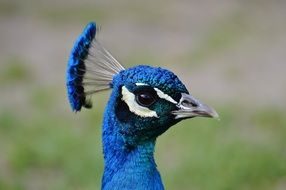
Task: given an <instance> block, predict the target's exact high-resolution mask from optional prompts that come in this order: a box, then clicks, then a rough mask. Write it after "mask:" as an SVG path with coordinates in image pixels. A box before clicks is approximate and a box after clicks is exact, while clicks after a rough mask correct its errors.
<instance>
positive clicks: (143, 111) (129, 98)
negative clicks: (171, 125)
mask: <svg viewBox="0 0 286 190" xmlns="http://www.w3.org/2000/svg"><path fill="white" fill-rule="evenodd" d="M121 93H122V98H121V99H122V100H123V101H124V102H125V103H126V104H127V105H128V107H129V110H130V111H131V112H133V113H135V114H136V115H138V116H141V117H158V115H157V113H156V112H155V111H153V110H150V109H148V108H146V107H143V106H140V105H139V104H138V103H137V102H136V100H135V95H134V94H133V93H132V92H130V91H129V90H128V89H127V88H126V87H125V86H123V87H122V91H121Z"/></svg>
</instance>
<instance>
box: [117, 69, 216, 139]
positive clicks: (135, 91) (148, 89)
mask: <svg viewBox="0 0 286 190" xmlns="http://www.w3.org/2000/svg"><path fill="white" fill-rule="evenodd" d="M112 86H113V90H114V91H116V92H115V93H114V94H116V95H117V97H116V103H115V115H116V118H117V119H118V121H119V122H121V123H122V124H123V125H121V126H123V127H122V129H121V133H122V134H123V135H125V137H126V138H128V139H130V141H136V142H137V141H146V140H150V139H155V138H156V137H157V136H159V135H161V134H162V133H163V132H165V131H166V130H167V129H168V128H169V127H171V126H172V125H174V124H175V123H177V122H179V121H181V120H183V119H187V118H193V117H197V116H202V117H217V113H216V112H215V110H214V109H212V108H210V107H209V106H207V105H205V104H203V103H201V102H200V101H199V100H197V99H195V98H194V97H193V96H191V95H190V93H189V92H188V90H187V89H186V87H185V85H184V84H183V83H182V82H181V81H180V79H179V78H178V77H177V76H176V75H175V74H174V73H173V72H171V71H169V70H166V69H163V68H160V67H150V66H145V65H139V66H136V67H132V68H129V69H126V70H122V71H121V72H120V73H119V74H117V75H115V76H114V78H113V81H112Z"/></svg>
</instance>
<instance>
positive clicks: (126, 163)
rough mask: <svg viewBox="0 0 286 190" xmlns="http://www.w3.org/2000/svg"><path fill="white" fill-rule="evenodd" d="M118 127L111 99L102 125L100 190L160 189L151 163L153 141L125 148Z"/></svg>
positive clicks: (153, 161) (154, 166) (153, 163)
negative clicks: (102, 172) (102, 163)
mask: <svg viewBox="0 0 286 190" xmlns="http://www.w3.org/2000/svg"><path fill="white" fill-rule="evenodd" d="M120 125H122V123H120V122H119V121H118V120H117V119H116V117H115V114H114V106H113V102H112V98H111V99H110V101H109V103H108V106H107V108H106V110H105V114H104V121H103V134H102V141H103V153H104V174H103V178H102V189H104V190H107V189H108V190H109V189H142V190H143V189H144V190H145V189H155V190H157V189H158V190H161V189H164V187H163V184H162V181H161V177H160V174H159V172H158V170H157V168H156V163H155V160H154V148H155V139H154V140H151V141H147V142H142V143H140V144H138V145H137V146H132V147H129V146H127V145H126V143H125V141H124V138H123V137H122V134H121V133H120V128H122V126H120Z"/></svg>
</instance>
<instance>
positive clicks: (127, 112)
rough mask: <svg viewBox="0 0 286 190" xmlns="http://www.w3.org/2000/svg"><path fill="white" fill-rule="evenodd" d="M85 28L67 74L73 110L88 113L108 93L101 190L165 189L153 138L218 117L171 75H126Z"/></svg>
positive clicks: (141, 70)
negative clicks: (184, 123)
mask: <svg viewBox="0 0 286 190" xmlns="http://www.w3.org/2000/svg"><path fill="white" fill-rule="evenodd" d="M95 26H96V25H95V24H92V23H91V24H89V25H88V26H87V27H86V29H85V30H84V32H83V34H82V35H81V36H80V37H79V39H78V40H77V42H76V43H75V47H74V49H73V50H72V53H71V56H70V60H69V63H68V70H67V89H68V96H69V101H70V104H71V107H72V109H73V110H74V111H79V110H80V109H81V107H82V106H84V107H88V108H89V107H91V103H90V101H89V99H90V95H92V94H93V93H95V92H98V91H100V90H104V89H109V88H112V93H111V95H110V98H109V101H108V104H107V106H106V109H105V113H104V120H103V133H102V137H103V138H102V143H103V153H104V174H103V178H102V189H142V190H143V189H159V190H160V189H164V187H163V184H162V181H161V177H160V174H159V172H158V170H157V167H156V164H155V160H154V157H153V154H154V148H155V142H156V138H157V137H158V136H159V135H161V134H162V133H164V132H165V131H166V130H168V129H169V128H170V127H171V126H172V125H174V124H176V123H177V122H179V121H181V120H183V119H187V118H192V117H196V116H203V117H217V113H216V112H215V111H214V110H213V109H212V108H210V107H208V106H207V105H205V104H203V103H201V102H200V101H198V100H196V99H195V98H194V97H192V96H191V95H190V94H189V92H188V90H187V89H186V87H185V85H184V84H183V83H182V82H181V81H180V80H179V78H178V77H177V76H176V75H175V74H174V73H172V72H171V71H169V70H166V69H163V68H157V67H150V66H145V65H139V66H135V67H132V68H129V69H124V68H123V67H122V66H121V65H120V64H119V63H118V61H116V60H115V59H114V58H113V57H112V56H111V54H110V53H109V52H108V51H107V50H105V49H104V48H103V47H102V46H101V45H100V44H99V43H98V42H97V40H96V39H95V32H96V27H95Z"/></svg>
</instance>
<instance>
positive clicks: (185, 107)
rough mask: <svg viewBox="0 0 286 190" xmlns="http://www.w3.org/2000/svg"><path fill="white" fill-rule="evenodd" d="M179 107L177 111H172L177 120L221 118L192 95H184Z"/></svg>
mask: <svg viewBox="0 0 286 190" xmlns="http://www.w3.org/2000/svg"><path fill="white" fill-rule="evenodd" d="M177 107H178V109H177V110H174V111H172V114H173V115H175V119H186V118H193V117H211V118H218V117H219V115H218V114H217V112H216V111H215V110H214V109H213V108H211V107H209V106H207V105H206V104H203V103H202V102H200V101H199V100H197V99H195V98H194V97H193V96H191V95H190V94H185V93H182V97H181V99H180V102H179V103H178V105H177Z"/></svg>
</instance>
